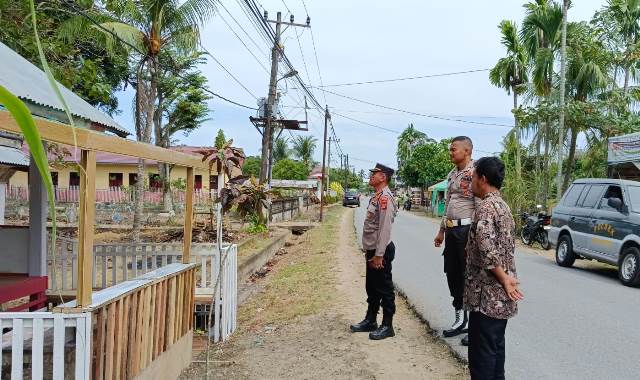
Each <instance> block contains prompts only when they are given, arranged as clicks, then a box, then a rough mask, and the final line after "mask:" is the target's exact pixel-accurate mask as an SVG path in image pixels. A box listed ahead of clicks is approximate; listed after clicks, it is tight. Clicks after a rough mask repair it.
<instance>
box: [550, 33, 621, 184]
mask: <svg viewBox="0 0 640 380" xmlns="http://www.w3.org/2000/svg"><path fill="white" fill-rule="evenodd" d="M569 37H570V38H569V41H568V46H567V47H568V49H567V50H568V51H567V53H568V62H567V76H566V83H567V85H566V93H567V96H568V97H569V99H570V104H569V107H570V108H571V109H573V110H574V112H573V113H572V115H571V118H570V120H569V131H570V138H569V156H568V158H567V170H566V172H565V173H564V179H563V186H562V188H563V189H566V188H567V187H568V186H569V181H570V180H571V173H572V171H573V166H574V164H575V157H576V144H577V139H578V135H579V134H580V133H581V132H585V131H586V130H587V129H588V128H589V126H588V125H585V123H584V121H583V120H584V118H583V116H584V115H585V114H587V113H588V111H586V110H588V109H590V108H592V107H591V104H589V103H588V102H589V101H590V100H593V99H594V98H595V97H596V96H597V95H599V94H601V93H602V92H603V91H605V90H606V89H607V87H608V85H609V84H610V83H611V78H610V77H609V72H610V60H609V57H608V54H607V52H606V51H605V49H604V46H602V44H601V43H600V42H599V41H597V40H596V38H595V33H594V31H593V30H592V28H590V27H589V26H588V25H587V24H583V23H580V24H572V28H571V33H570V34H569Z"/></svg>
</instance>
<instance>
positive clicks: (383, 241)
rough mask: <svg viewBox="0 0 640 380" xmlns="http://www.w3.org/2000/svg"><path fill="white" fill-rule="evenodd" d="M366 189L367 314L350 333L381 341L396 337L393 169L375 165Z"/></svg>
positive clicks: (364, 245) (396, 209)
mask: <svg viewBox="0 0 640 380" xmlns="http://www.w3.org/2000/svg"><path fill="white" fill-rule="evenodd" d="M370 171H371V175H370V176H369V186H371V187H373V188H374V189H375V195H374V196H373V197H372V198H371V199H370V200H369V205H368V206H367V215H366V218H365V220H364V227H363V229H362V247H363V249H364V250H365V258H366V267H367V277H366V286H365V287H366V290H367V304H368V305H369V306H368V309H367V314H366V316H365V318H364V320H363V321H362V322H360V323H356V324H354V325H351V331H352V332H369V339H372V340H381V339H385V338H389V337H392V336H395V332H394V331H393V314H395V312H396V305H395V292H394V288H393V279H392V277H391V262H392V261H393V258H394V257H395V251H396V248H395V246H394V245H393V242H392V241H391V225H392V223H393V220H394V218H395V216H396V213H397V212H398V207H397V206H396V201H395V199H394V197H393V194H392V193H391V190H389V186H388V184H389V180H390V179H391V177H392V176H393V172H394V171H393V169H391V168H389V167H387V166H384V165H382V164H376V167H375V168H373V169H371V170H370ZM380 306H382V324H381V325H380V327H378V322H377V316H378V310H379V309H380Z"/></svg>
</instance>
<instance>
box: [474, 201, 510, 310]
mask: <svg viewBox="0 0 640 380" xmlns="http://www.w3.org/2000/svg"><path fill="white" fill-rule="evenodd" d="M514 234H515V223H514V221H513V216H512V215H511V209H510V208H509V206H508V205H507V203H506V202H505V201H504V200H503V199H502V197H501V196H500V193H498V192H494V193H489V194H487V195H486V196H485V197H484V198H483V199H482V200H481V201H480V202H479V203H478V204H477V207H476V212H475V215H474V218H473V224H472V225H471V229H470V231H469V240H468V242H467V269H466V281H465V288H464V304H465V309H467V310H469V311H479V312H481V313H483V314H485V315H487V316H489V317H491V318H496V319H508V318H511V317H513V316H515V315H516V313H517V312H518V304H517V303H516V302H515V301H512V300H511V299H509V297H508V295H507V293H506V291H505V290H504V288H503V287H502V285H501V284H500V282H498V280H497V279H496V277H495V276H494V275H493V273H492V272H491V269H494V268H496V267H498V266H500V267H502V269H503V270H504V271H505V272H506V273H507V274H508V275H509V276H512V277H517V274H516V265H515V260H514V253H515V239H514Z"/></svg>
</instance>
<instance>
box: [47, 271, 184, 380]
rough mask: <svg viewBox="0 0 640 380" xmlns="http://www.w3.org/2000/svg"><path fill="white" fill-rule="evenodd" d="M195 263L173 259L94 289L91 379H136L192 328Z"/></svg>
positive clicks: (69, 304) (62, 308)
mask: <svg viewBox="0 0 640 380" xmlns="http://www.w3.org/2000/svg"><path fill="white" fill-rule="evenodd" d="M195 267H196V266H195V265H194V264H178V263H175V264H169V265H167V266H165V267H163V268H159V269H156V270H154V271H151V272H149V273H146V274H144V275H142V276H140V277H138V278H136V279H133V280H129V281H125V282H122V283H120V284H118V285H116V286H112V287H110V288H107V289H103V290H100V291H97V292H95V293H94V294H93V297H92V303H91V305H89V307H88V308H87V309H88V311H90V312H91V314H93V323H94V326H95V328H94V329H93V334H92V345H91V352H92V358H93V360H92V361H91V378H92V379H94V380H101V379H132V378H135V377H136V376H138V375H139V374H140V373H141V372H142V371H144V369H145V368H147V367H148V366H149V365H150V364H151V362H153V361H154V360H156V359H157V358H158V357H159V356H160V355H162V353H164V352H166V351H167V350H168V349H169V348H170V347H171V346H172V345H173V344H175V343H177V342H178V341H179V340H180V339H182V338H183V337H184V336H186V335H187V334H188V333H189V332H191V331H192V330H193V305H194V301H195V294H194V291H193V290H194V284H195ZM74 307H76V302H75V301H71V302H68V303H66V304H64V305H62V307H60V308H58V309H56V310H58V311H62V310H64V308H74Z"/></svg>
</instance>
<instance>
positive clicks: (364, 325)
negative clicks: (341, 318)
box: [350, 308, 378, 333]
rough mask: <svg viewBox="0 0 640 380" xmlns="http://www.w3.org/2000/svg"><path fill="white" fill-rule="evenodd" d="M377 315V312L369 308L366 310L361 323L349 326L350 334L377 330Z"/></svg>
mask: <svg viewBox="0 0 640 380" xmlns="http://www.w3.org/2000/svg"><path fill="white" fill-rule="evenodd" d="M377 315H378V311H377V310H373V309H371V308H369V310H367V316H366V317H364V319H363V320H362V321H361V322H358V323H356V324H354V325H351V326H350V328H351V332H354V333H355V332H369V331H375V330H376V329H377V328H378V322H377V321H376V319H377Z"/></svg>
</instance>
